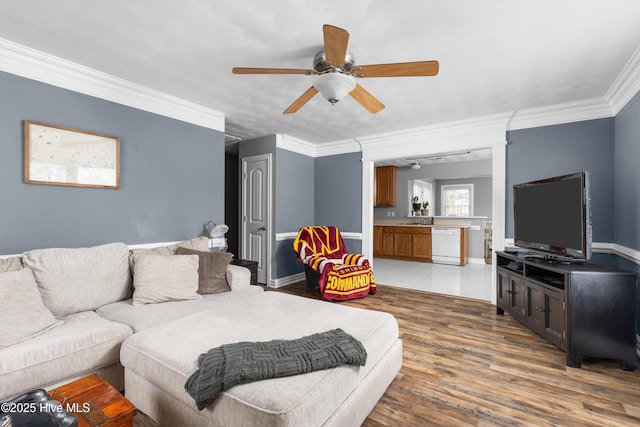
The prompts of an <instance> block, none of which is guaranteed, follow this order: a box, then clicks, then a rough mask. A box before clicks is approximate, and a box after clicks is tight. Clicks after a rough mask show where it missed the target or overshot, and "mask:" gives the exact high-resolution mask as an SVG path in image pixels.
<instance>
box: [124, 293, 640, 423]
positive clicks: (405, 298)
mask: <svg viewBox="0 0 640 427" xmlns="http://www.w3.org/2000/svg"><path fill="white" fill-rule="evenodd" d="M378 287H379V290H378V293H377V294H376V295H373V296H368V297H366V298H363V299H359V300H352V301H345V302H339V303H331V302H327V304H345V305H351V306H356V307H361V308H367V309H372V310H381V311H387V312H390V313H392V314H393V315H394V316H395V317H396V319H397V320H398V323H399V325H400V335H401V338H402V341H403V358H404V360H403V366H402V369H401V370H400V372H399V374H398V375H397V377H396V379H395V380H394V382H393V383H392V384H391V385H390V386H389V388H388V389H387V391H386V393H385V394H384V396H383V397H382V399H381V400H380V401H379V402H378V404H377V405H376V407H375V408H374V410H373V411H372V412H371V414H370V415H369V417H368V418H367V420H366V421H365V422H364V424H363V425H364V426H368V427H381V426H394V427H396V426H400V425H402V426H428V425H445V426H514V425H535V426H540V425H571V426H575V425H579V426H585V425H594V426H601V425H605V426H631V425H640V372H638V371H635V372H626V371H623V370H622V369H620V363H619V362H617V361H607V360H593V361H585V362H583V367H582V369H575V368H569V367H567V366H565V363H564V362H565V359H564V352H562V351H561V350H559V349H557V348H556V347H554V346H553V345H551V344H549V343H548V342H547V341H545V340H544V339H542V338H540V337H539V336H538V335H536V334H535V333H534V332H532V331H530V330H529V329H527V328H525V327H524V326H522V325H521V324H520V323H518V322H517V321H516V320H514V319H513V318H512V317H510V316H509V315H504V316H500V315H497V314H496V309H495V306H494V305H492V304H491V303H489V302H486V301H481V300H475V299H469V298H463V297H451V296H445V295H440V294H434V293H428V292H424V291H417V290H411V289H405V288H396V287H392V286H384V285H378ZM265 289H266V288H265ZM266 290H268V291H272V292H286V293H290V294H295V295H300V296H304V297H310V298H317V299H321V298H320V297H319V296H318V295H312V294H310V293H308V292H307V291H306V288H305V283H304V282H300V283H295V284H292V285H289V286H286V287H283V288H279V289H277V290H272V289H266ZM135 418H136V419H135V422H134V425H136V426H147V425H152V424H147V423H145V421H146V420H145V417H144V415H142V414H139V415H137V416H136V417H135Z"/></svg>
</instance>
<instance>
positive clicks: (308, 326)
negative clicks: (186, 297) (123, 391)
mask: <svg viewBox="0 0 640 427" xmlns="http://www.w3.org/2000/svg"><path fill="white" fill-rule="evenodd" d="M231 294H233V292H231ZM223 295H226V294H223ZM203 325H210V326H209V327H203ZM223 325H226V327H223ZM336 327H341V328H342V329H343V330H344V331H345V332H347V333H348V334H350V335H352V336H353V337H354V338H356V339H358V340H359V341H360V342H361V343H362V344H363V345H364V347H365V349H366V351H367V363H366V365H365V366H363V367H354V366H341V367H338V368H335V369H330V370H326V371H317V372H312V373H309V374H305V375H298V376H293V377H286V378H277V379H269V380H264V381H258V382H254V383H250V384H242V385H238V386H235V387H233V388H231V389H230V390H227V391H226V392H224V393H223V394H221V395H220V396H219V397H218V398H217V400H216V401H215V402H214V403H213V404H212V405H211V407H208V408H206V409H204V410H203V411H201V412H198V411H197V409H196V407H195V402H194V400H193V398H191V396H189V395H188V394H187V393H186V392H185V390H184V384H185V382H186V380H187V378H188V377H189V376H190V375H191V374H192V373H193V372H195V371H196V369H198V356H199V355H200V354H202V353H205V352H206V351H207V350H209V349H210V348H212V347H218V346H220V345H223V344H228V343H233V342H239V341H268V340H271V339H295V338H300V337H302V336H306V335H309V334H313V333H317V332H323V331H326V330H330V329H333V328H336ZM184 331H191V332H190V333H188V334H185V333H184ZM398 335H399V331H398V323H397V322H396V320H395V318H394V317H393V316H392V315H390V314H388V313H383V312H378V311H373V310H363V309H358V308H354V307H347V306H343V305H340V304H335V303H329V302H325V301H318V300H312V299H308V298H302V297H297V296H292V295H286V294H283V293H279V292H261V293H251V294H248V295H247V298H245V299H244V300H236V301H234V302H233V303H228V304H225V305H224V306H221V307H219V308H218V309H216V310H206V311H202V312H200V313H195V314H193V315H191V316H187V317H184V318H182V319H177V320H175V321H172V322H170V323H166V324H163V325H161V326H158V327H153V328H148V329H146V330H144V331H141V332H139V333H136V334H134V335H133V336H132V337H130V338H128V339H127V341H126V342H125V343H124V344H123V345H122V351H121V355H120V360H121V363H122V365H123V366H124V367H125V372H128V371H132V372H133V373H135V374H137V375H138V376H140V377H142V378H145V379H146V380H147V381H149V382H151V383H153V384H154V385H155V386H156V387H158V388H160V389H161V390H162V391H163V392H165V393H166V394H168V395H170V396H171V397H172V398H173V399H174V400H177V401H180V402H181V403H183V404H184V405H187V406H188V407H190V408H193V411H194V412H197V413H198V415H199V416H201V417H203V419H204V420H206V421H207V422H206V424H207V425H230V424H231V423H233V424H236V425H239V424H241V423H242V422H243V421H244V423H245V424H247V425H248V421H247V420H251V425H265V426H266V425H292V426H296V425H322V424H323V423H324V422H325V421H326V420H327V419H328V418H329V417H330V416H331V415H332V413H333V412H334V410H335V409H336V408H337V407H338V406H339V405H340V404H341V403H342V402H343V401H344V400H345V399H347V398H348V397H349V396H350V395H351V394H352V393H354V391H355V390H356V389H357V388H358V387H359V385H360V384H361V381H363V379H364V378H365V377H366V376H367V375H368V374H369V372H371V370H372V369H374V367H375V366H376V365H377V364H378V363H379V362H380V361H381V360H382V359H383V358H384V357H385V355H386V354H387V353H388V352H389V351H390V350H391V349H392V347H393V346H397V345H398V342H399V340H398ZM167 337H171V339H170V340H168V339H167ZM125 376H126V374H125ZM202 424H203V425H204V424H205V422H202Z"/></svg>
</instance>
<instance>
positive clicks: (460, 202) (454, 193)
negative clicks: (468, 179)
mask: <svg viewBox="0 0 640 427" xmlns="http://www.w3.org/2000/svg"><path fill="white" fill-rule="evenodd" d="M440 189H441V197H442V211H441V215H443V216H473V184H458V185H443V186H441V187H440Z"/></svg>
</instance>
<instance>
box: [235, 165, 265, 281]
mask: <svg viewBox="0 0 640 427" xmlns="http://www.w3.org/2000/svg"><path fill="white" fill-rule="evenodd" d="M271 181H272V179H271V154H261V155H258V156H251V157H245V158H243V159H242V218H241V221H242V259H248V260H252V261H257V262H258V282H259V283H264V284H267V285H268V284H269V282H268V279H269V260H270V259H271V256H270V252H271V244H270V242H271V221H270V216H271Z"/></svg>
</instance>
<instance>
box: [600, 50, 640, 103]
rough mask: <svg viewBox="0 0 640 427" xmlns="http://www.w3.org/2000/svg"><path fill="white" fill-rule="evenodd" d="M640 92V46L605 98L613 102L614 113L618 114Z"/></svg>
mask: <svg viewBox="0 0 640 427" xmlns="http://www.w3.org/2000/svg"><path fill="white" fill-rule="evenodd" d="M638 92H640V47H638V48H637V49H636V51H635V52H634V53H633V55H631V58H629V61H627V63H626V64H625V66H624V68H623V69H622V71H621V72H620V74H619V75H618V77H617V78H616V79H615V81H614V82H613V84H612V85H611V87H610V88H609V90H608V91H607V94H606V95H605V98H607V100H608V101H609V103H610V104H611V107H612V109H613V114H614V115H615V114H618V113H619V112H620V111H621V110H622V109H623V108H624V106H625V105H627V103H628V102H629V101H631V98H633V97H634V96H635V95H636V94H637V93H638Z"/></svg>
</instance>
